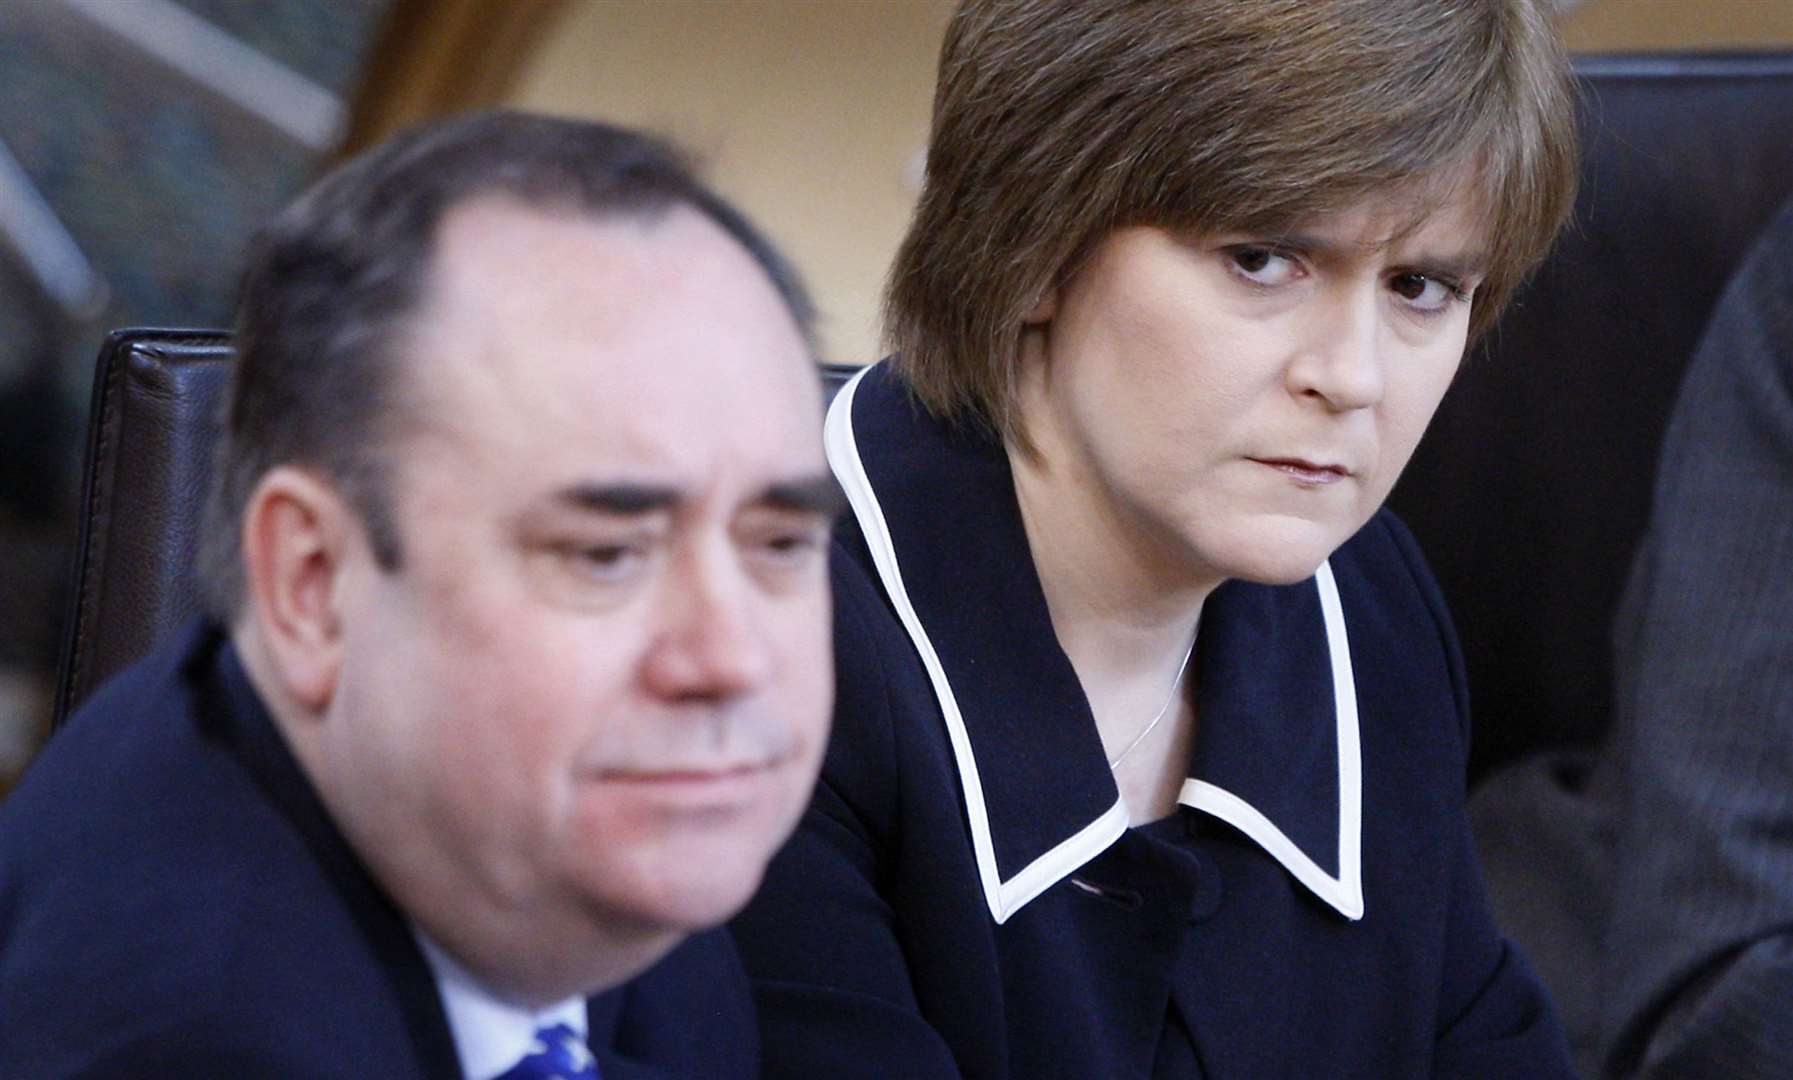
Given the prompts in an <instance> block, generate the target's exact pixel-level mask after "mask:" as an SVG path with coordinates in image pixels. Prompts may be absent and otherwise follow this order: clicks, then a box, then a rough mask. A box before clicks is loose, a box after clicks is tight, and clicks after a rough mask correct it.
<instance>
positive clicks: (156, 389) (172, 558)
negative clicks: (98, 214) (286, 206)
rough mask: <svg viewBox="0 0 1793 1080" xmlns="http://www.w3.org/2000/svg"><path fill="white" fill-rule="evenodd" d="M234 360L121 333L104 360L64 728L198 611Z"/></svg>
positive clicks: (60, 700) (201, 345) (67, 663)
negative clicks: (112, 679)
mask: <svg viewBox="0 0 1793 1080" xmlns="http://www.w3.org/2000/svg"><path fill="white" fill-rule="evenodd" d="M230 358H231V352H230V345H229V341H228V339H227V337H226V335H225V334H224V333H222V332H221V331H204V330H143V329H138V330H119V331H117V332H115V333H113V334H112V335H111V336H110V337H108V338H107V339H106V343H105V344H104V345H103V346H101V348H100V359H99V364H98V368H97V370H96V372H95V374H94V382H93V403H92V406H91V409H90V411H89V413H88V419H87V463H86V467H85V470H84V472H83V477H82V486H81V530H80V537H79V540H78V541H77V547H76V552H75V570H74V573H75V581H74V588H73V589H72V590H71V592H72V600H71V603H70V605H69V614H68V620H67V624H66V625H65V627H64V635H65V636H64V639H63V640H64V643H63V651H62V665H61V670H60V672H59V673H58V676H57V680H56V707H55V714H54V722H56V723H61V722H62V719H63V718H64V717H66V716H67V715H68V713H69V712H70V711H71V710H72V709H73V708H74V707H75V706H76V705H78V704H80V703H81V701H82V700H83V699H84V698H86V697H87V695H88V694H90V693H92V691H93V689H94V688H95V687H96V686H98V685H99V684H100V683H102V682H104V681H105V679H106V677H107V676H109V675H111V674H112V673H113V672H115V671H117V670H118V669H119V668H122V667H124V666H125V665H126V664H129V663H130V662H131V661H132V660H135V659H136V658H137V657H139V656H141V655H143V654H144V653H145V652H147V651H148V650H149V648H150V646H151V645H152V644H154V643H155V641H156V639H157V638H159V637H160V636H161V635H162V634H164V633H166V632H167V631H169V630H171V629H173V628H174V627H176V626H179V625H180V624H181V623H182V622H183V621H185V620H186V618H187V617H188V616H189V615H191V614H192V613H193V611H194V609H195V607H196V604H197V601H196V595H195V590H194V587H193V550H194V546H195V543H196V541H197V540H198V537H199V515H200V508H201V506H202V505H203V503H204V501H205V490H206V484H207V478H208V477H209V476H210V474H211V461H212V446H213V444H214V443H216V442H217V436H218V422H217V413H218V402H219V400H220V398H221V397H222V395H223V390H224V386H225V383H226V382H227V381H228V377H229V373H230V367H229V365H230Z"/></svg>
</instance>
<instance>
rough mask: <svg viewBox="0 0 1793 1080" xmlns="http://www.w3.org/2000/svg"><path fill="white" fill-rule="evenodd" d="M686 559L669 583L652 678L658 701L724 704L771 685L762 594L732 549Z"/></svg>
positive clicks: (649, 666) (651, 654)
mask: <svg viewBox="0 0 1793 1080" xmlns="http://www.w3.org/2000/svg"><path fill="white" fill-rule="evenodd" d="M712 547H713V548H714V549H715V550H708V551H701V552H698V551H694V552H689V553H686V555H685V556H684V557H683V558H682V559H679V560H675V563H674V566H673V567H672V572H671V573H670V574H669V575H668V577H667V579H666V580H665V582H663V595H662V596H661V599H660V603H661V613H660V618H659V620H658V624H659V625H658V628H657V633H656V635H655V638H654V641H653V643H652V645H651V646H650V648H649V651H648V656H647V661H646V673H645V677H646V679H647V681H648V685H649V687H650V689H651V690H652V691H653V692H654V693H655V694H657V695H659V696H661V697H664V698H668V699H673V700H679V699H723V698H729V697H735V696H738V695H740V694H744V693H747V692H750V691H752V690H754V689H757V688H758V687H759V686H761V685H762V684H764V683H765V682H766V680H767V679H768V678H769V677H770V675H771V671H772V652H771V648H770V645H769V642H768V640H767V638H766V635H765V634H764V633H763V631H762V629H761V628H760V627H759V625H758V622H757V619H756V618H755V608H756V598H757V589H756V587H755V585H754V583H753V581H752V579H751V578H750V576H749V575H748V573H747V571H746V568H745V567H743V566H742V565H741V563H740V559H739V557H738V555H737V553H736V552H735V551H734V550H733V547H732V545H727V544H716V545H712Z"/></svg>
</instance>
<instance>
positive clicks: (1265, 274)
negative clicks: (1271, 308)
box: [1226, 244, 1301, 288]
mask: <svg viewBox="0 0 1793 1080" xmlns="http://www.w3.org/2000/svg"><path fill="white" fill-rule="evenodd" d="M1226 255H1227V260H1228V263H1229V265H1230V268H1231V269H1232V271H1233V273H1235V274H1237V275H1239V276H1240V277H1242V278H1244V279H1245V280H1246V281H1249V282H1250V283H1252V284H1253V285H1260V286H1264V287H1266V288H1269V287H1273V286H1276V285H1281V284H1284V283H1285V282H1288V281H1291V280H1293V279H1294V278H1296V277H1298V276H1299V275H1300V273H1301V264H1300V263H1297V262H1296V261H1295V260H1294V259H1293V258H1290V257H1289V256H1287V255H1284V254H1282V253H1281V252H1279V251H1277V250H1276V249H1274V248H1269V247H1263V246H1261V245H1257V244H1242V245H1240V246H1238V247H1234V248H1229V249H1227V252H1226Z"/></svg>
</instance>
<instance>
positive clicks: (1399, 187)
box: [884, 0, 1578, 446]
mask: <svg viewBox="0 0 1793 1080" xmlns="http://www.w3.org/2000/svg"><path fill="white" fill-rule="evenodd" d="M1574 113H1575V110H1574V99H1573V94H1572V92H1571V83H1570V77H1569V70H1568V62H1567V58H1566V56H1565V54H1564V52H1563V49H1562V45H1561V42H1560V41H1559V39H1558V38H1557V35H1556V32H1555V29H1554V28H1553V27H1552V25H1551V23H1550V19H1549V13H1548V11H1547V10H1546V5H1545V4H1543V3H1542V2H1540V0H1450V2H1440V0H964V2H963V3H961V5H960V6H959V8H958V10H957V11H956V12H955V13H954V14H953V17H952V20H951V22H950V23H949V25H948V27H947V32H946V40H945V42H944V44H943V45H942V47H941V52H940V74H939V83H938V86H937V88H936V91H935V98H934V119H933V133H932V136H931V139H930V143H929V148H928V159H927V180H926V183H925V185H924V187H923V190H922V195H921V200H920V203H919V205H918V206H917V208H916V211H915V218H914V220H913V222H912V223H911V225H910V228H909V234H908V236H907V237H906V238H905V239H904V241H903V244H902V247H901V248H900V250H899V251H898V253H897V258H896V263H895V265H894V267H893V268H892V270H891V276H890V281H889V284H888V286H887V290H886V294H885V310H884V316H885V338H886V343H887V345H889V346H890V348H891V349H892V350H893V351H894V352H895V353H896V354H897V359H896V363H898V364H899V365H900V366H901V368H902V370H903V372H904V373H905V375H906V376H907V378H908V380H909V381H910V383H911V384H912V385H913V386H914V387H915V390H916V392H917V394H918V395H919V396H920V397H921V399H922V400H923V402H924V403H925V404H926V405H927V406H928V407H929V408H930V409H931V410H932V411H934V412H935V413H936V414H939V415H941V416H945V417H948V418H953V419H961V418H966V417H973V418H976V419H980V420H982V421H984V422H985V423H987V424H989V425H990V426H991V427H992V428H994V429H995V430H996V431H997V432H999V433H1000V434H1001V435H1003V436H1004V437H1006V438H1009V439H1012V440H1018V441H1019V442H1020V444H1021V445H1023V446H1026V445H1027V442H1026V435H1025V433H1024V432H1022V431H1020V430H1019V427H1018V423H1017V420H1016V417H1015V406H1014V387H1015V384H1016V373H1015V365H1016V364H1017V363H1018V360H1019V346H1020V338H1021V331H1022V326H1023V323H1024V321H1025V318H1026V315H1027V313H1028V312H1029V311H1031V310H1032V309H1033V308H1034V307H1035V306H1036V305H1037V304H1038V302H1039V301H1040V300H1041V298H1042V297H1044V296H1045V295H1046V294H1047V293H1048V292H1049V290H1051V289H1052V288H1054V287H1055V286H1057V285H1058V284H1060V283H1061V282H1062V281H1064V280H1065V279H1066V278H1067V277H1068V276H1069V275H1070V274H1071V272H1073V271H1074V270H1075V268H1076V265H1077V263H1078V261H1079V259H1081V258H1082V257H1083V256H1084V255H1085V254H1086V253H1088V252H1089V251H1090V249H1091V248H1092V247H1093V246H1094V245H1095V244H1096V242H1098V241H1099V240H1101V239H1102V238H1103V237H1104V236H1106V235H1107V234H1108V233H1110V232H1112V231H1113V230H1115V229H1117V228H1120V227H1123V226H1129V225H1154V226H1161V227H1165V228H1170V229H1177V230H1187V231H1191V232H1221V231H1224V232H1246V233H1257V232H1271V231H1274V230H1276V229H1278V228H1283V227H1288V226H1290V225H1292V224H1294V223H1296V222H1297V221H1299V220H1302V219H1306V218H1311V217H1314V216H1320V215H1324V214H1327V213H1331V212H1336V211H1340V210H1344V209H1346V208H1348V207H1350V206H1351V205H1352V204H1354V203H1356V202H1359V201H1361V200H1362V199H1363V198H1365V197H1366V196H1369V195H1371V194H1379V193H1387V192H1412V193H1413V195H1414V198H1415V206H1414V215H1413V216H1414V219H1415V221H1417V220H1418V219H1419V218H1421V217H1423V216H1424V215H1425V214H1426V213H1427V212H1428V211H1429V210H1431V209H1432V208H1434V207H1435V206H1436V205H1437V203H1438V201H1440V200H1442V199H1443V198H1445V197H1446V196H1448V195H1450V194H1453V193H1455V192H1456V191H1460V190H1461V189H1451V188H1449V187H1448V186H1447V185H1449V184H1452V183H1454V182H1464V181H1466V182H1467V183H1468V184H1469V185H1470V186H1469V189H1468V191H1467V194H1469V195H1470V196H1471V197H1472V198H1474V199H1475V200H1477V202H1478V203H1479V207H1480V209H1481V211H1482V215H1483V221H1484V223H1485V227H1486V233H1487V235H1486V238H1485V241H1486V245H1487V247H1486V253H1487V257H1488V263H1487V266H1486V277H1485V278H1484V280H1483V281H1482V283H1481V285H1480V287H1479V288H1477V289H1476V292H1475V296H1474V300H1473V305H1474V306H1473V308H1472V309H1471V316H1470V335H1471V338H1472V339H1473V338H1474V336H1476V335H1477V334H1479V333H1481V332H1482V331H1483V330H1485V329H1486V328H1487V327H1488V325H1489V324H1490V323H1491V322H1492V321H1493V320H1494V318H1495V317H1496V316H1497V315H1498V314H1499V313H1500V310H1501V308H1502V307H1503V306H1504V305H1505V303H1506V301H1507V299H1508V298H1509V297H1510V296H1511V294H1512V291H1513V289H1514V288H1515V287H1516V286H1517V285H1518V283H1519V282H1520V280H1522V279H1523V277H1524V276H1525V274H1526V273H1527V272H1528V271H1529V270H1530V269H1531V268H1532V266H1534V265H1535V264H1536V263H1537V261H1538V260H1539V259H1541V258H1542V257H1543V255H1544V252H1545V251H1546V250H1547V249H1548V247H1549V245H1550V243H1551V240H1552V239H1553V238H1554V237H1555V235H1556V232H1557V230H1558V229H1559V228H1560V227H1561V225H1562V223H1563V221H1564V220H1565V219H1566V218H1567V216H1568V214H1569V211H1570V208H1571V207H1572V206H1573V204H1574V194H1575V184H1576V177H1577V171H1578V160H1577V150H1576V139H1575V118H1574Z"/></svg>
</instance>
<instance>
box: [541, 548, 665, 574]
mask: <svg viewBox="0 0 1793 1080" xmlns="http://www.w3.org/2000/svg"><path fill="white" fill-rule="evenodd" d="M560 554H561V558H562V560H563V561H564V562H565V563H566V564H567V566H568V568H569V569H571V570H572V571H573V572H574V573H576V574H578V575H580V576H581V577H585V578H589V579H591V580H593V581H620V580H622V579H624V578H626V577H628V576H629V574H630V573H632V572H633V571H634V570H635V569H636V568H638V567H639V566H640V565H641V562H642V560H643V559H645V558H646V557H647V552H646V551H645V550H643V549H642V548H641V547H640V546H638V545H635V544H569V545H567V546H566V547H563V548H562V549H561V551H560Z"/></svg>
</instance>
